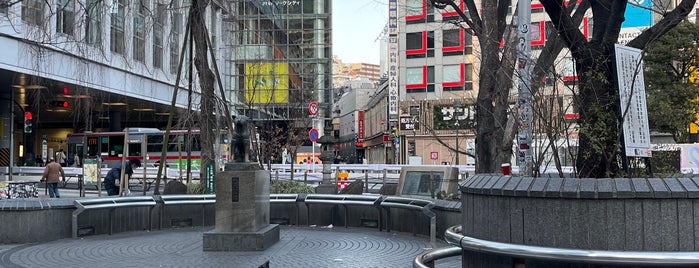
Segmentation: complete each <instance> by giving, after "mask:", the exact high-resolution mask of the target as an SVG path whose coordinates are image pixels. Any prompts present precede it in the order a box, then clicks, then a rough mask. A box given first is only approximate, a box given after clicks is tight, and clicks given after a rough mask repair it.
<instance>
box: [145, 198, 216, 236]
mask: <svg viewBox="0 0 699 268" xmlns="http://www.w3.org/2000/svg"><path fill="white" fill-rule="evenodd" d="M157 201H158V206H159V207H160V210H159V212H160V217H159V221H158V229H162V228H163V213H164V211H165V206H168V205H201V206H202V208H201V225H202V226H205V224H204V222H205V220H204V219H205V218H206V217H205V211H204V206H206V205H207V204H214V203H216V195H214V194H197V195H193V194H177V195H161V196H159V197H158V199H157Z"/></svg>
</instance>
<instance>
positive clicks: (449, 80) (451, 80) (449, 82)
mask: <svg viewBox="0 0 699 268" xmlns="http://www.w3.org/2000/svg"><path fill="white" fill-rule="evenodd" d="M463 84H464V66H463V65H461V64H458V65H444V67H443V68H442V85H443V86H444V87H456V86H460V85H463Z"/></svg>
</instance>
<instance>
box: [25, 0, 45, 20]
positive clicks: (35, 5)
mask: <svg viewBox="0 0 699 268" xmlns="http://www.w3.org/2000/svg"><path fill="white" fill-rule="evenodd" d="M44 5H45V3H44V1H41V0H23V1H22V20H23V21H25V22H27V23H28V24H33V25H36V26H41V25H42V23H43V22H44Z"/></svg>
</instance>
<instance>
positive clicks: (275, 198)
mask: <svg viewBox="0 0 699 268" xmlns="http://www.w3.org/2000/svg"><path fill="white" fill-rule="evenodd" d="M298 201H299V194H270V195H269V202H270V203H271V204H294V205H295V204H296V202H298ZM294 211H295V212H296V225H299V207H298V206H294ZM289 221H291V220H289ZM289 224H291V222H289Z"/></svg>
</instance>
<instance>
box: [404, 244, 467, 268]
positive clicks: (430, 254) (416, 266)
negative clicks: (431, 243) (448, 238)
mask: <svg viewBox="0 0 699 268" xmlns="http://www.w3.org/2000/svg"><path fill="white" fill-rule="evenodd" d="M461 252H462V249H461V248H460V247H444V248H436V249H433V250H430V251H427V252H425V253H422V254H420V255H417V257H415V259H414V260H413V268H430V267H434V261H436V260H440V259H444V258H448V257H455V256H459V255H461Z"/></svg>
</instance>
